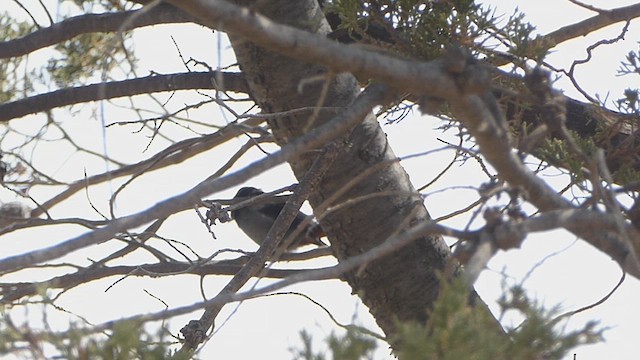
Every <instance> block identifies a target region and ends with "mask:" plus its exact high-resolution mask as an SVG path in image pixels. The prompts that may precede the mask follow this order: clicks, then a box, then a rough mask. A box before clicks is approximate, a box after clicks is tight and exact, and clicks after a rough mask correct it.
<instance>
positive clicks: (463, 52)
mask: <svg viewBox="0 0 640 360" xmlns="http://www.w3.org/2000/svg"><path fill="white" fill-rule="evenodd" d="M441 61H442V63H443V66H444V69H445V70H446V71H447V73H449V74H450V75H452V76H453V77H454V78H455V82H456V84H457V85H458V88H459V89H460V91H461V92H462V93H463V94H465V95H471V94H484V93H486V92H487V91H489V90H491V76H490V72H489V69H488V68H487V67H486V66H484V65H482V64H481V63H480V62H479V61H478V60H477V59H476V58H475V57H473V55H472V54H471V52H470V51H469V49H466V48H463V47H461V46H458V45H450V46H448V47H447V49H446V50H445V53H444V55H443V57H442V58H441Z"/></svg>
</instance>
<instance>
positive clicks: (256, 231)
mask: <svg viewBox="0 0 640 360" xmlns="http://www.w3.org/2000/svg"><path fill="white" fill-rule="evenodd" d="M262 194H264V192H263V191H262V190H260V189H256V188H253V187H243V188H241V189H240V190H238V192H237V193H236V195H235V196H234V199H236V200H246V199H249V198H252V197H254V196H258V195H262ZM284 204H285V200H282V201H277V202H274V200H273V199H271V200H267V201H264V202H260V201H258V202H256V203H253V204H249V205H247V206H244V207H242V208H239V209H236V210H232V211H231V216H232V217H233V218H234V219H235V221H236V223H237V224H238V227H239V228H240V229H241V230H242V231H244V233H245V234H247V235H248V236H249V237H250V238H251V240H253V241H254V242H255V243H257V244H258V245H260V244H262V241H263V240H264V238H265V237H266V236H267V233H268V232H269V230H270V229H271V226H273V223H274V222H275V221H276V218H277V217H278V215H279V214H280V211H282V208H283V207H284ZM306 218H308V215H306V214H304V213H303V212H298V214H297V215H296V217H295V218H294V219H293V222H292V223H291V226H290V227H289V230H288V231H287V233H286V234H285V236H284V239H285V240H286V239H287V238H288V237H289V235H291V233H293V231H294V230H295V229H296V228H298V226H299V225H300V224H302V222H303V221H304V220H305V219H306ZM323 236H325V234H324V231H322V228H321V227H320V225H319V224H318V223H316V222H315V221H312V222H310V223H309V224H308V225H306V226H305V228H304V229H303V230H302V231H301V232H300V234H299V235H298V236H297V237H296V238H295V239H294V240H293V241H292V242H291V244H290V245H289V246H288V250H293V249H296V248H298V247H300V246H304V245H318V246H326V244H325V243H324V242H322V241H321V240H320V238H321V237H323Z"/></svg>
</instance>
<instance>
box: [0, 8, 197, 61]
mask: <svg viewBox="0 0 640 360" xmlns="http://www.w3.org/2000/svg"><path fill="white" fill-rule="evenodd" d="M140 11H142V13H141V14H140V16H136V13H138V12H140ZM132 16H133V17H134V18H132ZM129 19H133V21H131V23H130V24H127V25H128V27H127V29H121V27H122V26H123V25H125V23H126V22H127V21H129ZM186 22H197V21H196V19H195V18H194V17H193V16H190V15H189V14H187V13H185V12H184V11H180V10H178V9H176V8H175V7H174V6H172V5H169V4H161V5H158V6H156V7H154V8H152V9H149V10H131V11H124V12H118V13H105V14H86V15H80V16H75V17H72V18H69V19H66V20H64V21H61V22H59V23H57V24H53V25H52V26H50V27H47V28H42V29H39V30H36V31H34V32H32V33H31V34H29V35H26V36H23V37H21V38H18V39H14V40H9V41H4V42H0V59H4V58H10V57H15V56H22V55H26V54H29V53H30V52H33V51H35V50H38V49H41V48H44V47H47V46H51V45H55V44H57V43H60V42H62V41H65V40H69V39H72V38H73V37H75V36H78V35H81V34H86V33H95V32H116V31H119V30H129V29H133V28H138V27H144V26H150V25H157V24H169V23H186Z"/></svg>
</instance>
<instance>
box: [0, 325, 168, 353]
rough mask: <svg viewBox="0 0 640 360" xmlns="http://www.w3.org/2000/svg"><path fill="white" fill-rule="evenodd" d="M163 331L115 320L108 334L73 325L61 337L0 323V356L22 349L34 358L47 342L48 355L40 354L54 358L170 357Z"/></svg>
mask: <svg viewBox="0 0 640 360" xmlns="http://www.w3.org/2000/svg"><path fill="white" fill-rule="evenodd" d="M5 324H6V322H5ZM165 334H166V332H165V331H164V330H161V333H159V334H156V335H154V334H149V333H148V332H146V331H145V330H144V329H143V328H141V327H140V326H139V324H135V323H131V322H122V323H117V324H116V325H115V326H114V328H113V330H112V331H111V332H110V335H109V336H108V337H105V336H101V335H93V336H87V335H86V334H84V333H83V331H82V330H81V329H79V328H77V327H76V326H75V325H72V326H71V327H70V329H69V330H67V331H66V332H65V334H64V336H55V334H53V333H47V334H34V333H30V332H29V330H27V329H26V328H25V327H24V326H23V327H20V328H18V327H16V326H6V325H0V356H2V355H5V354H6V355H8V354H11V353H13V354H16V353H17V352H22V353H23V354H24V355H26V354H29V353H31V354H32V355H33V358H40V357H39V356H38V355H37V354H39V353H40V351H41V350H42V349H43V348H45V347H44V346H43V345H44V344H47V345H48V346H46V348H47V349H48V350H46V351H47V354H40V355H44V356H45V357H47V358H49V355H51V352H53V353H55V357H56V358H62V359H70V360H76V359H77V360H80V359H104V360H134V359H148V360H160V359H167V358H169V349H168V345H169V344H170V342H169V341H167V340H166V338H165ZM51 348H53V349H55V350H51ZM19 349H22V351H20V350H19Z"/></svg>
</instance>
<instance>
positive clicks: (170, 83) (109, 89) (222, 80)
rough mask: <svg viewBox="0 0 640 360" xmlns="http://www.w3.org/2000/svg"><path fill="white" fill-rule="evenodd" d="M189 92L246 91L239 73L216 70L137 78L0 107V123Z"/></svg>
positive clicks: (61, 92)
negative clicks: (87, 104)
mask: <svg viewBox="0 0 640 360" xmlns="http://www.w3.org/2000/svg"><path fill="white" fill-rule="evenodd" d="M191 89H216V90H222V91H225V90H226V91H233V92H242V93H247V92H248V88H247V84H246V82H245V80H244V77H243V76H242V74H239V73H228V72H217V71H215V72H188V73H178V74H168V75H150V76H147V77H143V78H137V79H130V80H122V81H112V82H106V83H98V84H91V85H85V86H78V87H73V88H64V89H60V90H56V91H52V92H50V93H46V94H38V95H35V96H31V97H28V98H25V99H20V100H16V101H12V102H9V103H5V104H0V121H8V120H11V119H14V118H18V117H22V116H25V115H29V114H35V113H38V112H42V111H48V110H51V109H53V108H56V107H60V106H67V105H73V104H78V103H83V102H88V101H97V100H104V99H113V98H118V97H123V96H133V95H139V94H148V93H153V92H161V91H177V90H191Z"/></svg>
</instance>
